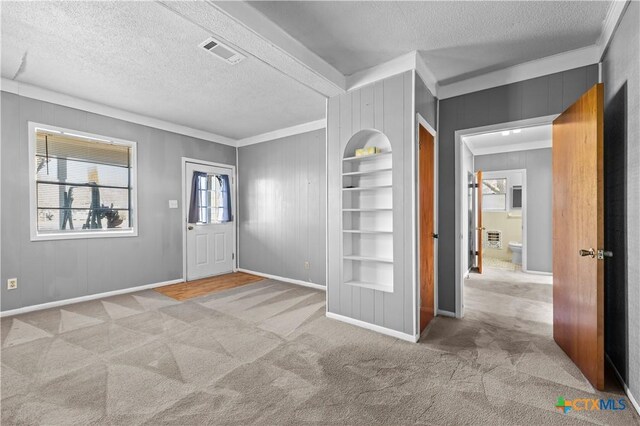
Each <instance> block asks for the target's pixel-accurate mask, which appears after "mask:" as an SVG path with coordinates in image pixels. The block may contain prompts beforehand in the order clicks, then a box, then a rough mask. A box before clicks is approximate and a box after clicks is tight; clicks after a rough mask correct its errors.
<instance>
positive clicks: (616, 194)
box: [602, 2, 640, 400]
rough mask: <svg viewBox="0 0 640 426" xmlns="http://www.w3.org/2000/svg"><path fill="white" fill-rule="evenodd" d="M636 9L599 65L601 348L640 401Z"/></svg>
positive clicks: (639, 10) (639, 8)
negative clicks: (603, 256) (607, 255)
mask: <svg viewBox="0 0 640 426" xmlns="http://www.w3.org/2000/svg"><path fill="white" fill-rule="evenodd" d="M638 28H640V4H639V3H638V2H630V4H629V6H628V8H627V10H626V12H625V14H624V17H623V19H622V21H621V23H620V25H619V26H618V29H617V30H616V32H615V34H614V36H613V39H612V41H611V44H610V46H609V49H608V50H607V52H606V54H605V56H604V59H603V61H602V74H603V80H604V96H605V118H604V129H605V130H604V131H605V135H604V144H605V154H604V156H605V191H606V193H605V212H606V215H605V216H607V217H606V219H605V241H606V243H607V249H609V250H613V251H614V257H613V258H612V259H608V260H607V262H606V263H605V303H606V308H605V315H606V319H607V321H606V323H605V339H606V343H605V348H606V352H607V354H608V355H609V357H610V359H611V360H612V362H613V364H614V365H615V367H616V369H617V370H618V371H619V372H620V374H621V375H622V377H623V379H624V380H625V382H626V384H627V386H628V387H629V389H630V390H631V393H632V394H633V395H634V396H635V398H636V400H640V399H639V398H640V331H638V330H640V262H639V260H640V144H639V143H638V141H640V55H639V53H638V50H639V49H640V35H639V31H638Z"/></svg>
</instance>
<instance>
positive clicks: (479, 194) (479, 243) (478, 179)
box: [476, 170, 484, 274]
mask: <svg viewBox="0 0 640 426" xmlns="http://www.w3.org/2000/svg"><path fill="white" fill-rule="evenodd" d="M476 182H477V184H476V191H477V193H476V194H477V200H478V204H477V209H478V212H477V214H478V220H477V223H478V225H477V227H476V230H477V231H478V236H477V243H476V247H477V249H478V250H477V251H478V259H477V262H476V263H477V266H478V273H479V274H481V273H482V231H484V227H483V225H482V170H478V172H477V173H476Z"/></svg>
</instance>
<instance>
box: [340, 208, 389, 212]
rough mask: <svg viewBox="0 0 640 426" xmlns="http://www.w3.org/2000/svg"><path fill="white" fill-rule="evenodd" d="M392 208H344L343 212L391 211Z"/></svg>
mask: <svg viewBox="0 0 640 426" xmlns="http://www.w3.org/2000/svg"><path fill="white" fill-rule="evenodd" d="M392 210H393V209H392V208H391V207H389V208H388V209H342V211H343V212H390V211H392Z"/></svg>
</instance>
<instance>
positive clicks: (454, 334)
mask: <svg viewBox="0 0 640 426" xmlns="http://www.w3.org/2000/svg"><path fill="white" fill-rule="evenodd" d="M478 284H480V283H478ZM484 284H485V286H484V288H483V289H482V290H479V291H482V292H485V291H491V292H493V293H494V294H496V295H502V296H506V297H508V293H509V291H508V289H506V288H504V286H502V287H501V286H499V285H498V286H495V287H494V286H493V285H492V284H491V283H484ZM531 285H534V286H540V285H539V284H530V285H529V286H531ZM476 290H477V289H476ZM471 291H472V292H473V290H471ZM518 293H519V294H518V295H517V296H514V297H513V299H512V300H511V301H510V302H509V303H512V304H513V305H514V306H516V307H517V305H518V304H519V303H520V301H522V300H529V301H535V300H538V299H539V296H538V295H537V292H536V289H533V290H531V289H529V290H527V285H526V283H521V286H520V287H519V290H518ZM467 299H468V301H469V302H471V301H472V300H473V296H472V295H470V296H469V297H468V298H467ZM324 301H325V294H324V293H323V292H320V291H316V290H312V289H308V288H303V287H297V286H294V285H289V284H284V283H280V282H275V281H268V280H265V281H262V282H259V283H257V284H251V285H247V286H243V287H239V288H235V289H232V290H228V291H225V292H221V293H216V294H213V295H210V296H205V297H203V298H198V299H192V300H190V301H186V302H178V301H175V300H172V299H170V298H168V297H165V296H163V295H161V294H159V293H157V292H155V291H144V292H140V293H135V294H132V295H123V296H117V297H112V298H108V299H104V300H99V301H92V302H86V303H81V304H76V305H69V306H65V307H62V308H56V309H50V310H47V311H40V312H34V313H29V314H24V315H20V316H16V317H12V318H4V319H2V321H1V325H2V353H1V357H2V366H1V382H2V399H1V405H2V407H1V409H2V424H3V425H13V424H60V425H61V424H65V425H66V424H112V425H137V424H148V425H160V424H175V425H196V424H242V425H245V424H269V425H273V424H296V425H297V424H305V423H315V424H352V425H369V424H382V423H384V424H394V425H397V424H410V423H420V424H481V425H500V424H504V425H512V424H638V418H637V417H636V416H634V414H633V413H632V410H630V409H627V410H625V411H622V412H605V411H603V412H593V413H592V412H582V413H580V412H572V413H569V414H567V415H565V414H562V413H560V412H558V411H557V410H556V409H555V407H554V403H555V402H556V400H557V398H558V396H564V397H565V398H567V399H571V398H581V397H588V398H597V397H601V396H604V397H609V396H614V397H615V398H622V396H621V394H620V391H619V389H612V392H613V393H605V394H601V393H598V392H594V391H593V389H591V387H590V386H589V385H588V384H587V383H586V382H585V380H584V379H583V378H582V376H581V375H580V373H579V372H578V371H577V370H576V369H575V367H573V365H572V364H571V363H570V362H569V361H568V359H567V358H566V356H565V355H564V354H563V353H562V351H561V350H560V349H558V347H557V346H555V344H554V343H553V342H552V340H551V339H550V338H549V337H548V335H545V334H544V333H543V331H544V328H545V327H546V324H543V325H542V326H540V327H536V326H530V329H522V330H517V329H516V330H514V329H510V328H505V327H504V326H501V325H500V324H502V323H503V321H505V319H504V318H502V319H498V320H495V321H485V320H486V319H487V315H489V314H488V313H487V309H486V308H485V310H484V311H474V310H473V309H471V308H470V307H469V309H468V310H467V311H468V317H467V318H465V319H464V320H455V319H451V318H441V317H439V318H436V319H435V321H434V323H433V325H432V327H431V329H430V332H429V335H428V336H426V337H424V338H423V341H422V342H421V343H419V344H412V343H407V342H403V341H400V340H397V339H393V338H390V337H386V336H382V335H380V334H376V333H373V332H371V331H367V330H363V329H360V328H357V327H354V326H351V325H347V324H344V323H340V322H337V321H334V320H330V319H327V318H326V317H325V316H324V309H325V308H324ZM538 301H539V300H538ZM498 302H499V303H506V302H505V299H500V300H496V303H498ZM543 302H545V301H544V300H543ZM545 303H547V302H545ZM515 311H517V309H515ZM474 312H476V313H474ZM477 315H480V316H479V317H478V316H477ZM521 321H522V322H523V324H529V323H531V322H535V321H533V320H532V319H531V318H529V317H523V318H521ZM531 331H533V332H531Z"/></svg>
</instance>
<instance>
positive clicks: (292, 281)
mask: <svg viewBox="0 0 640 426" xmlns="http://www.w3.org/2000/svg"><path fill="white" fill-rule="evenodd" d="M238 272H244V273H246V274H251V275H257V276H259V277H263V278H267V279H270V280H277V281H282V282H285V283H289V284H297V285H301V286H303V287H310V288H313V289H316V290H322V291H326V290H327V287H325V286H323V285H322V284H316V283H312V282H309V281H302V280H296V279H293V278H286V277H280V276H278V275H271V274H265V273H264V272H257V271H252V270H250V269H244V268H238Z"/></svg>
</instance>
